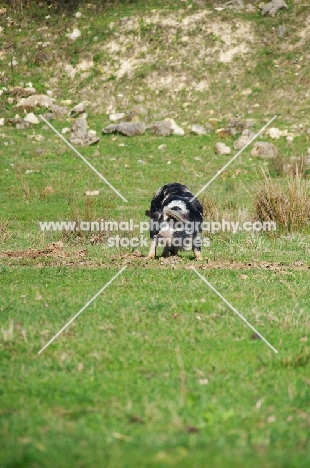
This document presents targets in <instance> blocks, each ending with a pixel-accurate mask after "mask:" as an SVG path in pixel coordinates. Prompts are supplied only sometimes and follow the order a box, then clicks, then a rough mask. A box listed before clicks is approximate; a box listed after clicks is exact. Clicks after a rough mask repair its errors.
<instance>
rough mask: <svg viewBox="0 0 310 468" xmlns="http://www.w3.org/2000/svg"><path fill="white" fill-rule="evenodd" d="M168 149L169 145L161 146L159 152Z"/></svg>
mask: <svg viewBox="0 0 310 468" xmlns="http://www.w3.org/2000/svg"><path fill="white" fill-rule="evenodd" d="M166 148H167V145H159V147H158V149H159V150H165V149H166Z"/></svg>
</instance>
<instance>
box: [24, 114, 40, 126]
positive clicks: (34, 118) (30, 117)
mask: <svg viewBox="0 0 310 468" xmlns="http://www.w3.org/2000/svg"><path fill="white" fill-rule="evenodd" d="M24 121H25V122H30V123H31V124H33V125H38V124H39V123H40V120H39V119H38V117H37V116H36V115H34V113H33V112H30V113H29V114H27V115H26V117H24Z"/></svg>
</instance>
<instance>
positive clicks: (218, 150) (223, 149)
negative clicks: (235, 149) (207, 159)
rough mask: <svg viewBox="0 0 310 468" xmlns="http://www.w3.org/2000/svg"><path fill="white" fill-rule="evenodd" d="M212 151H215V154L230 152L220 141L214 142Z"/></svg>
mask: <svg viewBox="0 0 310 468" xmlns="http://www.w3.org/2000/svg"><path fill="white" fill-rule="evenodd" d="M214 151H215V152H216V154H230V153H231V148H230V147H229V146H227V145H225V143H221V142H220V141H218V142H217V143H215V147H214Z"/></svg>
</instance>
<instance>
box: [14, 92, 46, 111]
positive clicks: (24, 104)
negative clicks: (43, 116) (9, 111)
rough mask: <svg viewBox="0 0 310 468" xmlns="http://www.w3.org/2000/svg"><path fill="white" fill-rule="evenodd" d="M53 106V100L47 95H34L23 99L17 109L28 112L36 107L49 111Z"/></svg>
mask: <svg viewBox="0 0 310 468" xmlns="http://www.w3.org/2000/svg"><path fill="white" fill-rule="evenodd" d="M52 105H53V99H52V98H50V97H48V96H46V95H45V94H34V95H33V96H29V97H28V98H22V99H21V100H20V101H19V102H18V103H17V104H16V106H15V107H17V108H19V109H23V110H26V111H32V110H34V109H35V108H36V107H42V108H46V109H49V108H50V107H51V106H52Z"/></svg>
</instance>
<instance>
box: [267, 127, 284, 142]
mask: <svg viewBox="0 0 310 468" xmlns="http://www.w3.org/2000/svg"><path fill="white" fill-rule="evenodd" d="M266 133H267V135H269V137H270V138H272V139H273V140H278V139H279V138H280V136H281V133H280V130H279V129H278V128H275V127H272V128H269V129H268V130H267V131H266Z"/></svg>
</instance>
